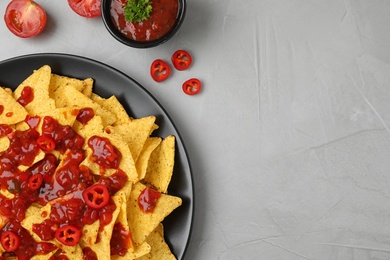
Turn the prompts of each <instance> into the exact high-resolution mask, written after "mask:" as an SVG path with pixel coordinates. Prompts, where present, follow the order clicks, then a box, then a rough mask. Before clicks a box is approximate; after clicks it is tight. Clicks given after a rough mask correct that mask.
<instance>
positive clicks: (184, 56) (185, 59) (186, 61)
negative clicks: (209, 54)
mask: <svg viewBox="0 0 390 260" xmlns="http://www.w3.org/2000/svg"><path fill="white" fill-rule="evenodd" d="M171 60H172V64H173V66H174V67H175V68H176V69H177V70H186V69H188V67H189V66H190V65H191V63H192V57H191V55H190V54H189V53H188V52H187V51H185V50H177V51H175V52H174V53H173V55H172V58H171Z"/></svg>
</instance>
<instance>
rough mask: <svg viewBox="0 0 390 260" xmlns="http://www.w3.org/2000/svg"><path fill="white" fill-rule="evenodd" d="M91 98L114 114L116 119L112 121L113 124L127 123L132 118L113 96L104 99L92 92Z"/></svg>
mask: <svg viewBox="0 0 390 260" xmlns="http://www.w3.org/2000/svg"><path fill="white" fill-rule="evenodd" d="M91 99H92V100H93V101H95V102H96V103H98V104H99V105H101V106H102V107H104V108H105V109H107V110H108V111H110V112H111V113H113V114H115V117H116V119H117V120H116V121H115V122H114V123H113V124H114V125H121V124H127V123H129V122H130V121H131V120H132V118H131V117H130V116H129V115H128V114H127V112H126V110H125V108H124V107H123V106H122V104H121V103H120V102H119V100H118V99H117V98H116V97H115V96H111V97H110V98H107V99H105V98H102V97H100V96H99V95H96V94H92V95H91Z"/></svg>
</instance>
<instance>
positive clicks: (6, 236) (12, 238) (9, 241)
mask: <svg viewBox="0 0 390 260" xmlns="http://www.w3.org/2000/svg"><path fill="white" fill-rule="evenodd" d="M1 245H2V246H3V248H4V250H5V251H6V252H12V251H15V250H16V249H18V248H19V246H20V237H19V236H18V235H17V234H16V233H14V232H12V231H5V232H4V233H3V234H2V235H1Z"/></svg>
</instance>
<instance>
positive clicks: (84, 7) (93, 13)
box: [68, 0, 102, 18]
mask: <svg viewBox="0 0 390 260" xmlns="http://www.w3.org/2000/svg"><path fill="white" fill-rule="evenodd" d="M101 2H102V1H101V0H68V4H69V6H70V8H71V9H72V10H73V11H74V12H75V13H76V14H78V15H80V16H83V17H87V18H93V17H97V16H100V15H101V13H102V11H101V8H100V4H101Z"/></svg>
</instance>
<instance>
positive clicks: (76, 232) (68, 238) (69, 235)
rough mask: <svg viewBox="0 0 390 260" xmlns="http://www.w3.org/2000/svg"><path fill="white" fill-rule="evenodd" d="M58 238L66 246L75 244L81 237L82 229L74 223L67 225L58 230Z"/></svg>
mask: <svg viewBox="0 0 390 260" xmlns="http://www.w3.org/2000/svg"><path fill="white" fill-rule="evenodd" d="M55 237H56V239H57V240H58V241H59V242H61V243H62V244H64V245H66V246H75V245H77V244H78V242H79V241H80V238H81V230H80V229H79V228H78V227H76V226H73V225H65V226H62V227H60V228H59V229H57V230H56V233H55Z"/></svg>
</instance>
